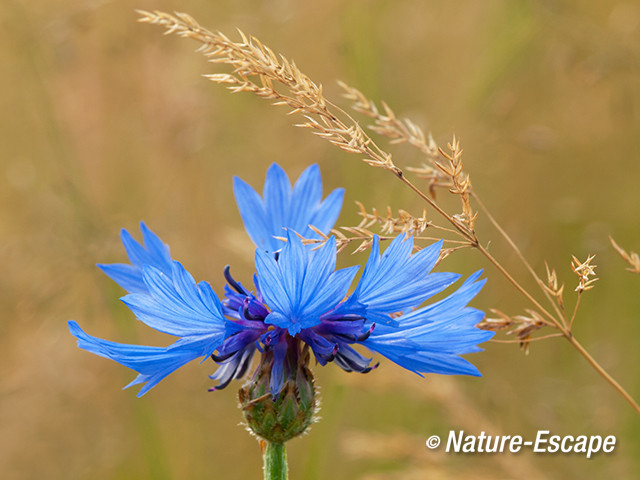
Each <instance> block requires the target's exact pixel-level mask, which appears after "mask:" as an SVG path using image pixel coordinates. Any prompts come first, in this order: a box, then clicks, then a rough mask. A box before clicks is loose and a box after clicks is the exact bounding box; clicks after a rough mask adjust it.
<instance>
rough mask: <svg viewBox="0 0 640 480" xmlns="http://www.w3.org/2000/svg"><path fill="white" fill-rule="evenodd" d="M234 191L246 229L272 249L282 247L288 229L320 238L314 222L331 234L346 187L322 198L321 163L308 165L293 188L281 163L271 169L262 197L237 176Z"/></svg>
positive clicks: (272, 250) (261, 246)
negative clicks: (319, 165) (311, 226)
mask: <svg viewBox="0 0 640 480" xmlns="http://www.w3.org/2000/svg"><path fill="white" fill-rule="evenodd" d="M233 191H234V193H235V197H236V203H237V205H238V210H240V216H241V217H242V221H243V222H244V226H245V229H246V230H247V233H248V234H249V237H251V240H253V243H255V245H256V247H258V248H261V249H262V250H266V251H269V252H275V251H277V250H280V248H282V241H280V240H278V239H277V238H276V237H283V236H284V235H285V229H291V230H294V231H296V232H298V233H299V234H300V235H302V236H304V237H305V238H318V235H317V234H316V233H315V232H314V231H313V230H312V229H310V228H309V225H313V226H314V227H316V228H317V229H318V230H320V231H321V232H323V233H328V232H329V230H331V227H333V225H334V223H335V222H336V220H337V219H338V215H339V214H340V209H341V208H342V200H343V198H344V189H342V188H337V189H335V190H334V191H333V192H331V193H330V194H329V196H327V198H325V199H324V200H322V180H321V178H320V168H319V167H318V165H311V166H310V167H308V168H307V169H306V170H305V171H304V172H302V175H300V178H298V180H297V181H296V183H295V185H294V186H293V187H292V186H291V183H290V182H289V178H288V177H287V174H286V173H285V171H284V170H283V169H282V168H281V167H280V166H279V165H277V164H275V163H274V164H272V165H271V166H270V167H269V169H268V170H267V178H266V180H265V183H264V189H263V194H262V197H260V195H258V193H257V192H256V191H255V190H254V189H253V188H251V186H250V185H249V184H248V183H246V182H245V181H244V180H241V179H240V178H238V177H235V178H234V179H233Z"/></svg>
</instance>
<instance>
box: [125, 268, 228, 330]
mask: <svg viewBox="0 0 640 480" xmlns="http://www.w3.org/2000/svg"><path fill="white" fill-rule="evenodd" d="M143 279H144V282H145V285H146V286H147V289H148V293H132V294H129V295H126V296H125V297H123V298H122V301H123V302H124V303H125V304H126V305H127V306H128V307H129V308H130V309H131V311H132V312H133V313H134V314H135V315H136V317H138V319H140V320H141V321H143V322H144V323H146V324H147V325H149V326H150V327H152V328H155V329H156V330H158V331H161V332H164V333H168V334H170V335H176V336H187V335H217V336H220V337H223V336H224V333H225V325H226V322H227V320H225V318H224V315H223V313H222V305H221V304H220V301H219V300H218V298H217V297H216V295H215V293H214V292H213V290H212V289H211V287H210V286H209V284H208V283H206V282H200V283H199V284H196V282H195V281H194V280H193V277H192V276H191V275H190V274H189V272H187V271H186V270H185V269H184V267H183V266H182V265H181V264H180V263H179V262H174V263H173V269H172V275H166V274H165V273H163V272H161V271H160V270H158V269H157V268H154V267H151V266H146V267H145V268H144V270H143Z"/></svg>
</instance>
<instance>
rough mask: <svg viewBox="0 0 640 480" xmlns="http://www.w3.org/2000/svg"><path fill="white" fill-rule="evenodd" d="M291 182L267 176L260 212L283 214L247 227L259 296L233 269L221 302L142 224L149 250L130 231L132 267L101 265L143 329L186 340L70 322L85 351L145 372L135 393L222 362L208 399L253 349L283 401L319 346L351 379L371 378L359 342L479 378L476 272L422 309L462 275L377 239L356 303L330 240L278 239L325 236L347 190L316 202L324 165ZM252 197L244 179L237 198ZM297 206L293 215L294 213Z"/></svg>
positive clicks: (420, 365)
mask: <svg viewBox="0 0 640 480" xmlns="http://www.w3.org/2000/svg"><path fill="white" fill-rule="evenodd" d="M283 175H284V173H283V172H282V170H281V169H280V168H279V167H277V166H272V167H271V168H270V169H269V173H268V174H267V185H265V200H264V203H263V205H267V206H271V207H273V208H275V209H276V210H277V213H274V214H271V213H269V212H266V211H265V212H263V213H265V217H267V218H268V223H269V225H267V221H266V220H265V219H263V220H264V222H263V223H261V224H259V225H258V226H257V227H256V224H255V223H253V222H254V221H255V220H251V219H249V220H247V218H251V217H247V218H245V226H246V227H247V231H248V232H249V234H250V235H252V237H253V239H254V241H255V242H256V244H257V246H258V248H257V249H256V252H255V265H256V274H255V276H254V281H253V283H254V287H255V290H254V291H250V290H248V289H247V288H246V287H245V286H243V285H242V284H241V283H240V282H238V281H236V280H235V279H234V278H233V277H232V275H231V273H230V270H229V267H227V268H226V269H225V272H224V275H225V278H226V280H227V285H226V287H225V296H224V298H223V299H222V301H220V300H219V299H218V297H217V296H216V294H215V293H214V292H213V290H212V289H211V287H210V286H209V284H208V283H206V282H199V283H196V282H195V280H194V279H193V277H192V276H191V275H190V274H189V273H188V272H187V271H186V270H185V269H184V267H182V265H181V264H180V263H179V262H176V261H174V260H172V259H171V257H170V255H169V249H168V247H167V246H166V245H164V243H162V241H161V240H160V239H159V238H158V237H157V236H156V235H155V234H153V233H152V232H151V231H150V230H149V229H148V228H147V227H146V226H145V225H144V224H141V230H142V234H143V239H144V246H142V245H141V244H139V243H137V242H136V241H135V240H133V239H132V238H131V236H130V235H129V234H128V233H127V232H126V231H123V234H122V239H123V243H124V245H125V248H126V250H127V253H128V255H129V259H130V261H131V264H130V265H127V264H116V265H100V268H102V269H103V270H104V271H105V273H107V274H108V275H109V276H110V277H111V278H112V279H114V280H115V281H116V282H117V283H119V284H120V285H121V286H122V287H124V288H125V289H127V290H128V291H129V292H130V293H129V294H128V295H126V296H124V297H123V298H122V301H123V302H124V303H125V304H126V305H127V306H128V307H129V308H130V309H131V311H132V312H133V313H134V314H135V315H136V317H137V318H138V319H139V320H141V321H142V322H144V323H146V324H147V325H149V326H150V327H152V328H154V329H155V330H158V331H160V332H163V333H167V334H169V335H172V336H174V337H178V339H177V341H175V342H174V343H173V344H171V345H169V346H168V347H149V346H140V345H127V344H120V343H114V342H110V341H107V340H102V339H99V338H96V337H93V336H90V335H88V334H86V333H85V332H84V331H82V329H80V327H79V326H78V325H77V324H76V323H75V322H69V328H70V330H71V333H72V334H73V335H74V336H75V337H76V338H77V339H78V346H79V347H81V348H83V349H85V350H88V351H90V352H92V353H95V354H96V355H100V356H103V357H107V358H110V359H112V360H115V361H117V362H119V363H121V364H122V365H125V366H126V367H129V368H131V369H133V370H135V371H137V372H138V374H139V375H138V376H137V378H136V379H135V380H134V381H133V382H132V383H131V384H129V385H128V386H131V385H135V384H139V383H144V384H145V385H144V386H143V388H142V389H141V390H140V392H139V394H138V395H143V394H144V393H146V392H147V391H148V390H149V389H151V388H152V387H154V386H155V385H157V383H158V382H160V381H161V380H162V379H163V378H164V377H166V376H167V375H168V374H169V373H171V372H173V371H174V370H176V369H178V368H179V367H181V366H183V365H184V364H186V363H188V362H190V361H192V360H195V359H197V358H202V357H204V359H205V360H206V358H207V357H211V358H212V359H213V360H214V361H215V362H216V363H218V364H219V368H218V370H217V371H216V372H215V373H214V375H212V376H211V378H212V379H214V380H217V381H218V384H217V386H216V387H214V388H213V389H212V390H219V389H222V388H224V387H226V386H227V385H228V384H229V382H231V380H233V379H238V378H241V377H242V376H244V375H245V373H246V372H247V370H248V368H249V367H250V365H251V362H252V359H253V357H254V355H255V354H256V352H260V353H261V354H262V355H263V361H264V359H268V362H270V371H271V377H270V383H269V386H270V390H271V393H272V394H273V395H277V394H278V393H279V392H280V391H281V389H282V388H283V385H284V383H285V381H286V380H287V379H288V378H291V377H292V376H295V374H296V373H295V368H296V365H295V364H296V360H295V359H297V358H299V354H300V351H301V349H302V348H303V347H304V348H309V349H311V351H312V352H313V354H314V357H315V359H316V360H317V362H318V363H320V364H321V365H326V364H327V363H330V362H333V363H335V364H337V365H338V366H340V367H341V368H343V369H344V370H346V371H356V372H361V373H366V372H368V371H370V370H371V369H373V368H375V367H377V364H376V365H372V364H371V359H370V358H367V357H365V356H363V355H362V354H361V353H360V352H358V351H357V350H356V349H355V348H354V347H356V346H358V345H359V346H360V347H365V348H367V349H369V350H370V351H372V352H376V353H378V354H380V355H382V356H384V357H386V358H388V359H390V360H391V361H393V362H395V363H397V364H398V365H400V366H402V367H404V368H406V369H408V370H411V371H413V372H416V373H418V374H420V375H421V374H425V373H442V374H467V375H480V373H479V372H478V370H477V369H476V368H475V367H474V366H473V365H472V364H471V363H469V362H467V361H466V360H464V359H463V358H462V357H460V355H462V354H466V353H471V352H476V351H479V350H480V349H479V348H478V344H479V343H482V342H484V341H486V340H488V339H489V338H491V336H492V335H493V332H488V331H484V330H480V329H478V328H476V327H475V325H476V324H478V323H479V322H480V321H481V320H482V316H483V313H482V312H481V311H479V310H476V309H474V308H471V307H468V306H467V304H468V303H469V301H470V300H471V299H472V298H473V297H474V296H475V295H476V294H477V293H478V292H479V291H480V289H481V288H482V286H483V285H484V281H483V280H479V276H480V272H478V273H476V274H474V275H472V276H471V277H470V278H469V279H467V280H466V281H465V282H464V283H463V285H462V286H461V287H460V288H459V289H458V290H456V291H454V292H452V293H451V294H450V295H449V296H447V297H445V298H444V299H442V300H440V301H438V302H435V303H432V304H429V305H426V306H421V305H422V304H423V303H424V302H425V301H426V300H427V299H428V298H430V297H432V296H433V295H435V294H437V293H440V292H442V291H443V290H445V289H446V288H447V287H448V286H450V285H451V284H452V283H454V282H455V281H456V280H458V279H459V277H460V275H457V274H453V273H431V270H432V269H433V267H434V265H435V264H436V262H437V260H438V258H439V254H440V250H441V248H442V242H437V243H434V244H433V245H431V246H429V247H427V248H424V249H422V250H420V251H419V252H417V253H412V252H413V239H412V238H411V237H406V238H405V236H404V235H400V236H398V237H397V238H395V239H394V240H393V241H392V242H391V244H390V245H389V246H388V247H387V249H386V250H385V251H384V253H382V254H381V252H380V247H379V239H378V237H374V240H373V245H372V248H371V253H370V255H369V259H368V261H367V263H366V266H365V268H364V271H363V274H362V277H361V278H360V280H359V281H358V283H357V285H356V286H355V288H354V290H353V293H351V295H348V292H349V290H350V286H351V284H352V283H353V280H354V277H355V274H356V272H357V269H358V267H349V268H344V269H338V270H336V253H337V250H336V242H335V238H334V237H330V238H329V239H328V240H327V241H326V242H325V243H324V245H322V246H320V247H319V248H318V247H317V246H306V245H304V244H303V242H302V240H301V239H300V238H299V236H298V235H297V234H296V232H295V231H294V229H293V228H291V227H289V228H288V229H287V230H283V231H282V232H279V231H278V230H282V229H283V227H286V225H287V223H286V222H287V221H291V222H297V223H296V226H297V227H298V228H301V229H302V230H303V231H306V230H304V228H306V226H307V225H308V224H310V223H311V224H314V225H316V226H317V225H320V227H318V228H321V230H323V231H325V230H328V229H330V228H331V225H333V222H334V221H335V217H336V216H337V213H336V212H335V211H334V210H335V208H336V207H335V205H336V201H337V200H335V199H333V200H332V201H330V202H329V199H331V198H332V196H333V197H336V198H337V197H338V196H339V197H340V198H339V200H340V202H341V201H342V191H338V194H335V191H334V193H333V194H331V195H330V196H329V197H328V198H327V199H326V200H325V201H324V202H322V203H319V202H320V197H321V185H320V187H319V188H318V184H319V182H320V178H319V173H318V171H317V168H314V167H311V168H310V169H307V170H306V171H305V172H304V173H303V174H302V176H301V178H300V179H299V180H298V182H297V183H296V187H294V189H293V193H291V189H290V186H289V183H288V180H286V176H283ZM314 178H315V180H312V179H314ZM298 184H301V185H315V187H314V188H315V191H316V193H317V194H316V195H315V197H314V198H315V200H313V201H312V200H308V201H307V203H306V207H305V210H304V211H303V210H302V209H299V208H298V209H295V208H294V207H293V203H295V201H299V200H300V198H301V197H297V196H296V195H301V194H297V193H296V188H297V186H298ZM238 185H240V187H238ZM267 187H268V188H267ZM286 187H288V188H286ZM247 188H249V189H250V187H248V186H247V185H246V184H244V182H242V181H240V180H237V179H236V196H239V195H240V193H239V192H240V191H242V189H247ZM251 191H252V192H253V190H251ZM276 192H279V193H276ZM283 192H284V193H286V192H289V194H290V195H289V196H288V197H287V196H286V195H285V194H284V193H283ZM253 193H254V194H255V192H253ZM255 197H257V194H255ZM276 197H277V198H278V199H279V200H277V201H276V200H274V198H276ZM258 199H259V197H258ZM294 199H296V200H294ZM254 200H255V199H254ZM243 201H244V200H240V199H238V204H239V206H240V210H241V212H242V211H243V209H244V210H245V213H246V208H248V207H246V205H247V204H248V203H244V204H243ZM256 201H257V200H256ZM340 202H338V203H340ZM242 205H244V206H242ZM274 205H276V207H274ZM325 207H326V211H325V210H323V209H324V208H325ZM292 208H294V210H295V214H293V213H288V210H290V209H292ZM314 221H316V222H318V223H313V222H314ZM309 231H310V230H309ZM276 232H277V233H276ZM307 233H308V232H307ZM273 235H278V236H284V237H285V238H286V242H282V241H277V242H276V241H275V239H274V238H273ZM272 240H273V241H272ZM276 247H277V248H276ZM276 250H277V252H276Z"/></svg>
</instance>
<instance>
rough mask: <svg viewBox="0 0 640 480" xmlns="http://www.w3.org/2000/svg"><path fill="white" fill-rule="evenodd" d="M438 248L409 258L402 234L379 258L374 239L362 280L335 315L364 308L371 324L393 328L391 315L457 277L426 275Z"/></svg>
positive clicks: (438, 245) (408, 245) (409, 244)
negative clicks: (391, 326)
mask: <svg viewBox="0 0 640 480" xmlns="http://www.w3.org/2000/svg"><path fill="white" fill-rule="evenodd" d="M441 248H442V241H439V242H436V243H434V244H433V245H430V246H429V247H426V248H423V249H422V250H420V251H419V252H417V253H415V254H413V255H412V254H411V253H412V251H413V238H412V237H408V238H405V236H404V234H403V235H399V236H397V237H396V238H395V239H394V240H393V241H392V242H391V244H390V245H389V246H388V247H387V249H386V250H385V251H384V254H382V255H380V250H379V239H378V236H377V235H376V236H374V238H373V244H372V246H371V253H370V255H369V259H368V260H367V264H366V266H365V269H364V272H363V274H362V278H361V279H360V281H359V282H358V286H357V287H356V290H355V291H354V292H353V295H352V296H351V297H350V298H349V300H348V301H347V302H345V303H344V304H343V305H341V307H339V308H338V310H337V312H336V313H337V314H348V313H354V314H358V315H363V313H362V309H364V312H365V313H364V315H365V316H366V318H367V320H368V321H369V322H370V323H371V322H374V323H376V324H388V325H393V324H394V323H395V322H394V321H393V320H392V318H391V317H390V316H389V315H390V314H391V313H396V312H400V311H404V310H406V309H410V308H413V307H416V306H418V305H420V304H421V303H422V302H424V301H425V300H426V299H428V298H430V297H431V296H433V295H435V294H437V293H439V292H441V291H442V290H444V289H445V288H447V287H448V286H449V285H451V284H452V283H453V282H455V281H456V280H457V279H458V278H460V275H458V274H456V273H429V272H430V271H431V269H432V268H433V267H434V265H435V263H436V261H437V260H438V256H439V254H440V249H441Z"/></svg>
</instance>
